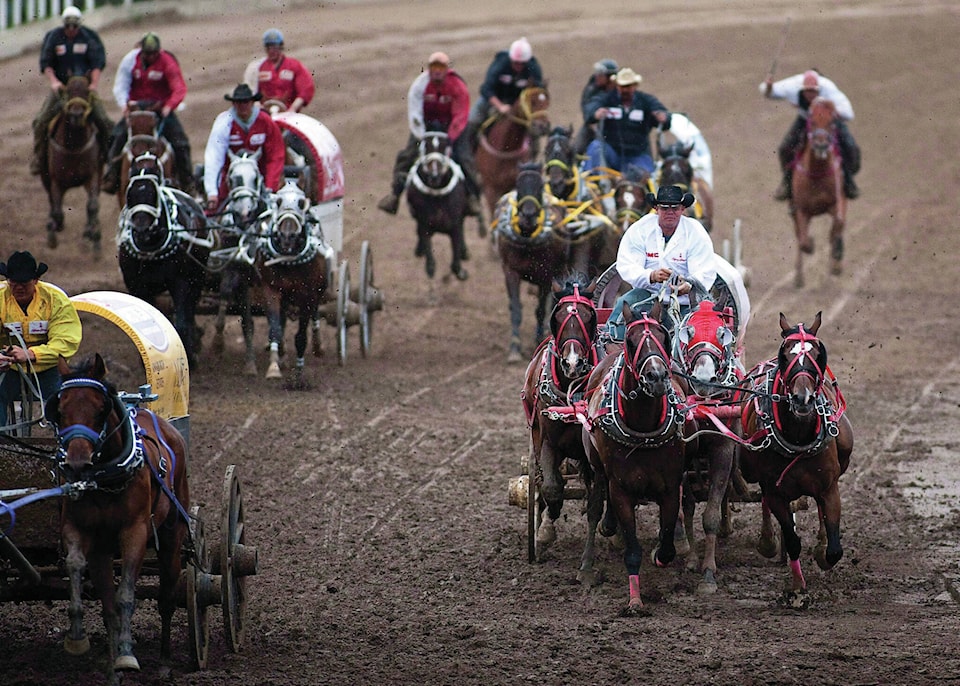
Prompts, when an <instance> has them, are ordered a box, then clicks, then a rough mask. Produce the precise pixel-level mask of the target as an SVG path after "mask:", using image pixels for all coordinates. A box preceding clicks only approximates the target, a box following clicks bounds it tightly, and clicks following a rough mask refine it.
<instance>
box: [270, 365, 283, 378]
mask: <svg viewBox="0 0 960 686" xmlns="http://www.w3.org/2000/svg"><path fill="white" fill-rule="evenodd" d="M282 377H283V374H281V373H280V365H279V364H277V363H276V362H271V363H270V366H269V367H267V376H266V378H268V379H280V378H282Z"/></svg>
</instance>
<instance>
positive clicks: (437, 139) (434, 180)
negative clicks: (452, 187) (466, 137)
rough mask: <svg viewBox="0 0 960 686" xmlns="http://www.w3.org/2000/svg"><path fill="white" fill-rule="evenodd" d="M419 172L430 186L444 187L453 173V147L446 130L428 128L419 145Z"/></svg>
mask: <svg viewBox="0 0 960 686" xmlns="http://www.w3.org/2000/svg"><path fill="white" fill-rule="evenodd" d="M419 151H420V155H419V157H418V158H417V174H418V175H419V176H420V178H421V179H422V180H423V182H424V183H425V184H426V185H427V186H428V187H430V188H442V187H443V186H445V185H446V184H447V182H448V181H449V178H450V174H451V166H450V163H451V162H452V161H453V160H452V158H451V155H452V152H453V148H452V145H451V144H450V137H449V136H448V135H447V133H446V132H445V131H437V130H428V131H427V132H426V133H425V134H424V136H423V138H422V139H421V140H420V145H419Z"/></svg>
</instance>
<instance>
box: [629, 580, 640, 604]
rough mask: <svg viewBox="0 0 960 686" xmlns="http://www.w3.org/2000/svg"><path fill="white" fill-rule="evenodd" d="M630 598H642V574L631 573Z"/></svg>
mask: <svg viewBox="0 0 960 686" xmlns="http://www.w3.org/2000/svg"><path fill="white" fill-rule="evenodd" d="M630 600H640V576H639V575H637V574H631V575H630Z"/></svg>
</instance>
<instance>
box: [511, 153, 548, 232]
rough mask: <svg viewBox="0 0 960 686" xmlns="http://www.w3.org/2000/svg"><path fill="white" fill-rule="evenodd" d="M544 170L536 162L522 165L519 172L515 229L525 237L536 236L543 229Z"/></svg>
mask: <svg viewBox="0 0 960 686" xmlns="http://www.w3.org/2000/svg"><path fill="white" fill-rule="evenodd" d="M543 189H544V182H543V171H542V168H541V167H540V165H539V164H538V163H536V162H530V163H527V164H523V165H520V172H519V173H518V174H517V204H516V212H515V216H514V231H515V232H516V233H517V234H519V235H520V236H522V237H524V238H535V237H537V236H538V235H539V234H540V232H541V231H542V230H543V225H544V218H545V214H546V212H545V210H544V206H543Z"/></svg>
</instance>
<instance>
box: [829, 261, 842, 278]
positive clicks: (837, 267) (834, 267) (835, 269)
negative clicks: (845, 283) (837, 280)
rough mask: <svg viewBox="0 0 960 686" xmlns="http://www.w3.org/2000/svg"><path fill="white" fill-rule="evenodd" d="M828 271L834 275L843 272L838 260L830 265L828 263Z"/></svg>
mask: <svg viewBox="0 0 960 686" xmlns="http://www.w3.org/2000/svg"><path fill="white" fill-rule="evenodd" d="M830 273H831V274H833V275H834V276H840V275H841V274H843V264H841V263H840V262H834V263H833V264H832V265H830Z"/></svg>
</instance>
